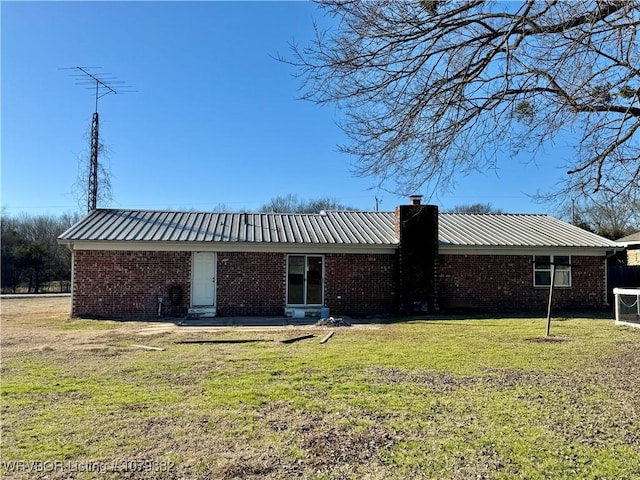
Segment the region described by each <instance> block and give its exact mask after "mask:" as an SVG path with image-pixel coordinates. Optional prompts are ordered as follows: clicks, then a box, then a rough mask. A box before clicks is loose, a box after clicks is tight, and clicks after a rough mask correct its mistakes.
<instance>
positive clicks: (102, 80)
mask: <svg viewBox="0 0 640 480" xmlns="http://www.w3.org/2000/svg"><path fill="white" fill-rule="evenodd" d="M98 69H100V67H69V68H61V69H60V70H72V73H71V74H70V76H71V77H72V78H74V79H75V80H76V85H80V86H83V87H85V88H86V89H88V90H91V91H92V92H95V110H94V112H93V118H92V119H91V143H90V155H89V179H88V180H89V185H88V189H87V212H91V211H93V210H95V209H96V208H97V203H98V152H99V150H100V142H99V129H100V121H99V116H98V100H99V99H101V98H102V97H104V96H106V95H109V94H112V93H113V94H114V95H117V94H122V93H131V92H133V91H134V90H131V88H130V87H127V86H126V85H125V84H124V82H123V81H119V80H117V79H116V78H115V77H114V76H113V75H111V74H110V73H100V74H98V73H95V72H94V70H98Z"/></svg>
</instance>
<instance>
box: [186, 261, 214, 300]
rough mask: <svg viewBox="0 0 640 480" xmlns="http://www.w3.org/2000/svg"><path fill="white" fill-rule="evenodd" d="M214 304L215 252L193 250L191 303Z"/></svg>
mask: <svg viewBox="0 0 640 480" xmlns="http://www.w3.org/2000/svg"><path fill="white" fill-rule="evenodd" d="M215 304H216V254H215V252H194V253H193V276H192V280H191V305H192V306H206V307H210V306H215Z"/></svg>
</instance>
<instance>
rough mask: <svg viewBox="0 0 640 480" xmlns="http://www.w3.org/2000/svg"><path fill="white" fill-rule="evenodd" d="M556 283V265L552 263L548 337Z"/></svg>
mask: <svg viewBox="0 0 640 480" xmlns="http://www.w3.org/2000/svg"><path fill="white" fill-rule="evenodd" d="M555 283H556V264H555V262H551V285H549V305H548V307H547V337H548V336H549V335H550V334H551V302H552V301H553V286H554V285H555Z"/></svg>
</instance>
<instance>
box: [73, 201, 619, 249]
mask: <svg viewBox="0 0 640 480" xmlns="http://www.w3.org/2000/svg"><path fill="white" fill-rule="evenodd" d="M394 221H395V216H394V213H393V212H357V211H329V212H323V213H319V214H293V213H212V212H164V211H140V210H96V211H94V212H91V213H90V214H89V215H87V216H86V217H85V218H84V219H83V220H81V221H80V222H78V223H77V224H76V225H74V226H72V227H71V228H69V229H68V230H67V231H66V232H64V233H63V234H62V235H61V236H60V240H62V241H137V242H236V243H237V242H248V243H279V244H280V243H295V244H329V245H395V244H397V243H398V241H397V239H396V237H395V227H394ZM439 239H440V244H441V245H442V246H446V245H451V246H477V247H485V246H486V247H500V246H511V247H587V248H615V247H616V244H615V243H614V242H612V241H610V240H607V239H605V238H602V237H600V236H598V235H595V234H593V233H590V232H587V231H585V230H582V229H580V228H578V227H575V226H573V225H570V224H568V223H565V222H562V221H560V220H558V219H556V218H553V217H550V216H548V215H529V214H526V215H525V214H497V215H490V214H487V215H479V214H458V213H441V214H440V215H439Z"/></svg>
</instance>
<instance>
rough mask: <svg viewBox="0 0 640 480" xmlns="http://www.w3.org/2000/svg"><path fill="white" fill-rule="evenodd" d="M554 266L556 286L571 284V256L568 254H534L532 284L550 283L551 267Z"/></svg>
mask: <svg viewBox="0 0 640 480" xmlns="http://www.w3.org/2000/svg"><path fill="white" fill-rule="evenodd" d="M554 266H555V281H554V282H553V284H554V286H556V287H570V286H571V257H570V256H568V255H536V256H535V257H533V286H534V287H548V286H550V285H551V272H552V267H554Z"/></svg>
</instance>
